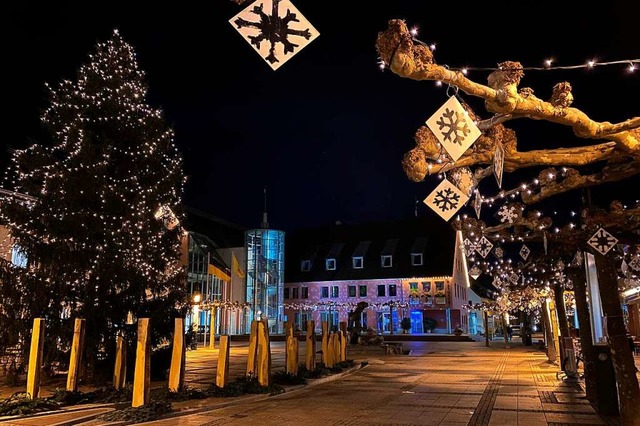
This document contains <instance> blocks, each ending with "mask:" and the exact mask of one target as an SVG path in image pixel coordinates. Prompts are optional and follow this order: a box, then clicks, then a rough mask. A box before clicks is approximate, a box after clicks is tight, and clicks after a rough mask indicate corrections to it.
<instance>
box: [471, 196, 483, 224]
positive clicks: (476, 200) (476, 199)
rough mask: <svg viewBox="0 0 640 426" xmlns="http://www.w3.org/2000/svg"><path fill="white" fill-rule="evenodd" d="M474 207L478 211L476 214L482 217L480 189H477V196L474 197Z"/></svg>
mask: <svg viewBox="0 0 640 426" xmlns="http://www.w3.org/2000/svg"><path fill="white" fill-rule="evenodd" d="M473 209H474V210H475V211H476V216H478V219H480V212H481V211H482V196H481V195H480V191H478V190H477V189H476V196H475V197H474V199H473Z"/></svg>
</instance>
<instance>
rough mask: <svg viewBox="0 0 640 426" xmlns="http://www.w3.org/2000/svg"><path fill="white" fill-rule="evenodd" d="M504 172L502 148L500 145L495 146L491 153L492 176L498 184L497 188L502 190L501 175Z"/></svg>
mask: <svg viewBox="0 0 640 426" xmlns="http://www.w3.org/2000/svg"><path fill="white" fill-rule="evenodd" d="M503 172H504V148H503V147H502V144H501V143H499V142H498V143H497V144H496V150H495V152H494V153H493V174H494V176H495V177H496V182H498V188H502V173H503Z"/></svg>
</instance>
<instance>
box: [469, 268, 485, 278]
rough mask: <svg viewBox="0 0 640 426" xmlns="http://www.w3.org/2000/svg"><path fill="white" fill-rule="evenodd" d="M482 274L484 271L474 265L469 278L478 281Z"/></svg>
mask: <svg viewBox="0 0 640 426" xmlns="http://www.w3.org/2000/svg"><path fill="white" fill-rule="evenodd" d="M481 274H482V271H481V270H480V268H478V265H473V266H472V267H471V269H469V276H470V277H471V278H473V279H474V280H475V279H478V277H479V276H480V275H481Z"/></svg>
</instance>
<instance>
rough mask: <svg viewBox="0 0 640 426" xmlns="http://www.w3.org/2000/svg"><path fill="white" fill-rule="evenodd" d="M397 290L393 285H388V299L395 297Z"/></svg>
mask: <svg viewBox="0 0 640 426" xmlns="http://www.w3.org/2000/svg"><path fill="white" fill-rule="evenodd" d="M397 295H398V294H397V288H396V285H395V284H389V297H395V296H397Z"/></svg>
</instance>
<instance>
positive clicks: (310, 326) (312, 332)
mask: <svg viewBox="0 0 640 426" xmlns="http://www.w3.org/2000/svg"><path fill="white" fill-rule="evenodd" d="M306 349H307V353H306V359H305V361H306V363H305V364H306V367H307V370H309V371H313V370H315V369H316V324H315V321H307V348H306Z"/></svg>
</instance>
